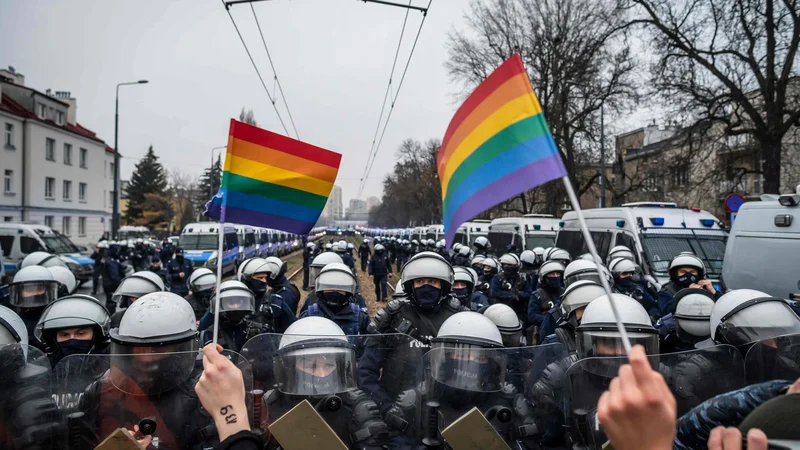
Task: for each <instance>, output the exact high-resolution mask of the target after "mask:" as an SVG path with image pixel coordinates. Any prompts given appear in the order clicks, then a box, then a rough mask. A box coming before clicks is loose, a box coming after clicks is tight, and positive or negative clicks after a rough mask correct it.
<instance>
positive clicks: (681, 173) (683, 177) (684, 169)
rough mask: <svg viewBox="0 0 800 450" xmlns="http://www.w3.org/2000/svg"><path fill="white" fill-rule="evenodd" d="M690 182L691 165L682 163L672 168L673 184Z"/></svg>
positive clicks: (679, 184)
mask: <svg viewBox="0 0 800 450" xmlns="http://www.w3.org/2000/svg"><path fill="white" fill-rule="evenodd" d="M687 184H689V165H688V164H681V165H680V166H678V167H674V168H673V169H672V185H673V186H675V187H679V186H686V185H687Z"/></svg>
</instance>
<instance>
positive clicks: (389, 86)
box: [358, 0, 412, 197]
mask: <svg viewBox="0 0 800 450" xmlns="http://www.w3.org/2000/svg"><path fill="white" fill-rule="evenodd" d="M411 1H412V0H408V4H409V5H411ZM409 11H410V9H406V16H405V18H404V19H403V28H402V29H401V30H400V40H399V41H398V42H397V50H395V52H394V61H392V71H391V72H389V83H387V84H386V92H385V93H384V94H383V102H382V103H381V113H380V114H379V115H378V123H377V125H375V135H374V136H373V137H372V146H371V147H370V149H369V154H368V155H367V161H366V164H364V172H363V173H362V174H361V175H362V178H361V183H363V182H364V180H365V179H366V177H367V168H368V167H369V161H370V158H372V157H373V156H372V154H373V152H374V151H375V143H376V142H377V141H378V131H379V130H380V129H381V122H383V112H384V111H385V110H386V100H387V99H388V98H389V93H390V92H391V90H392V80H393V79H394V69H395V67H397V58H398V56H399V55H400V47H401V45H402V44H403V35H404V34H405V32H406V24H407V23H408V13H409ZM362 188H363V185H362V184H359V186H358V192H359V194H358V196H359V197H361V189H362Z"/></svg>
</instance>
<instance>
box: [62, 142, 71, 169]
mask: <svg viewBox="0 0 800 450" xmlns="http://www.w3.org/2000/svg"><path fill="white" fill-rule="evenodd" d="M64 164H66V165H68V166H71V165H72V144H67V143H66V142H65V143H64Z"/></svg>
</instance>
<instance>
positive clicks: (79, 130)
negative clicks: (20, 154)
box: [0, 83, 114, 153]
mask: <svg viewBox="0 0 800 450" xmlns="http://www.w3.org/2000/svg"><path fill="white" fill-rule="evenodd" d="M12 84H13V83H12ZM15 86H16V85H15ZM26 89H30V88H26ZM42 95H45V94H42ZM53 100H58V99H53ZM0 111H5V112H7V113H9V114H13V115H15V116H20V117H22V118H24V119H30V120H35V121H37V122H42V123H46V124H48V125H50V126H53V127H56V128H61V129H62V130H66V131H68V132H70V133H73V134H77V135H78V136H82V137H85V138H87V139H91V140H93V141H97V142H99V143H101V144H105V141H103V140H102V139H100V138H99V137H97V134H96V133H95V132H94V131H92V130H90V129H88V128H86V127H84V126H82V125H81V124H79V123H75V124H74V125H73V124H71V123H67V124H64V125H58V124H56V123H55V122H53V121H52V120H48V119H41V118H39V117H38V116H37V115H36V114H34V113H32V112H30V111H28V110H27V109H25V108H24V107H23V106H22V105H20V104H19V103H17V102H15V101H14V100H13V99H12V98H11V97H10V96H8V95H6V94H2V98H0ZM105 147H106V151H107V152H108V151H110V152H111V153H114V149H112V148H111V147H109V146H108V145H106V146H105Z"/></svg>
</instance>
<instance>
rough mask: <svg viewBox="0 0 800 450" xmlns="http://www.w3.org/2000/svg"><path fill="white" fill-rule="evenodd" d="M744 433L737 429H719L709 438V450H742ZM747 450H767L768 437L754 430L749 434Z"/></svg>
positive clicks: (713, 431) (712, 432)
mask: <svg viewBox="0 0 800 450" xmlns="http://www.w3.org/2000/svg"><path fill="white" fill-rule="evenodd" d="M741 449H742V432H741V431H739V429H738V428H736V427H729V428H725V427H717V428H714V429H713V430H711V435H710V436H709V437H708V450H741ZM747 450H767V435H766V434H764V432H763V431H761V430H759V429H757V428H753V429H751V430H750V431H748V432H747Z"/></svg>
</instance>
